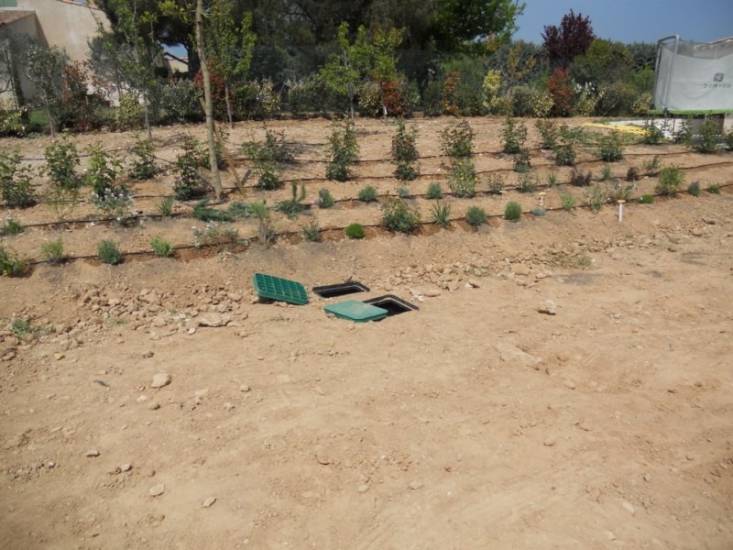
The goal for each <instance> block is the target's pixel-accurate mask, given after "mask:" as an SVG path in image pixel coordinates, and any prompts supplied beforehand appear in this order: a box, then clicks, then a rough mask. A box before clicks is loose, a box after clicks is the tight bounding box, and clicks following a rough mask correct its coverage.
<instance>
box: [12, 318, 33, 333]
mask: <svg viewBox="0 0 733 550" xmlns="http://www.w3.org/2000/svg"><path fill="white" fill-rule="evenodd" d="M32 331H33V326H32V325H31V322H30V320H29V319H13V322H12V323H10V332H12V333H13V336H15V337H16V338H24V337H25V336H27V335H29V334H30V333H31V332H32Z"/></svg>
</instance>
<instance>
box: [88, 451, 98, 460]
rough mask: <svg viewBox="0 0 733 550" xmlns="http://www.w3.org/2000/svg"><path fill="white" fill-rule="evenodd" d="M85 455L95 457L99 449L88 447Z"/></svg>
mask: <svg viewBox="0 0 733 550" xmlns="http://www.w3.org/2000/svg"><path fill="white" fill-rule="evenodd" d="M86 456H87V457H89V458H93V457H97V456H99V451H98V450H97V449H89V450H88V451H87V453H86Z"/></svg>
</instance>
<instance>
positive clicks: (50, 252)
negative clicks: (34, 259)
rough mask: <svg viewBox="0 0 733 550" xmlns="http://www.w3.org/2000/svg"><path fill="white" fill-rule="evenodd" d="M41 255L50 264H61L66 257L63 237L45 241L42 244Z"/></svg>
mask: <svg viewBox="0 0 733 550" xmlns="http://www.w3.org/2000/svg"><path fill="white" fill-rule="evenodd" d="M41 256H42V257H43V259H44V260H46V261H47V262H48V263H50V264H60V263H62V262H63V261H64V260H65V259H66V256H65V255H64V243H63V241H62V240H61V239H55V240H53V241H48V242H45V243H43V244H42V245H41Z"/></svg>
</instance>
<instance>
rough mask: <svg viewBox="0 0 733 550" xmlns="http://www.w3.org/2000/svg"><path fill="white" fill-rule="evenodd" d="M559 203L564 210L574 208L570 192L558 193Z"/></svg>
mask: <svg viewBox="0 0 733 550" xmlns="http://www.w3.org/2000/svg"><path fill="white" fill-rule="evenodd" d="M560 203H561V204H562V207H563V209H564V210H572V209H573V208H575V197H573V196H572V195H571V194H570V193H560Z"/></svg>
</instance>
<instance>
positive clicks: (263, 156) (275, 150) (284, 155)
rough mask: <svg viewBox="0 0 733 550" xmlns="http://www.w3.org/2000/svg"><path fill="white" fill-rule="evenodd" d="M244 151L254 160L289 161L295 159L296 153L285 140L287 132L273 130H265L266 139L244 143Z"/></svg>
mask: <svg viewBox="0 0 733 550" xmlns="http://www.w3.org/2000/svg"><path fill="white" fill-rule="evenodd" d="M242 152H243V153H244V154H245V155H247V157H249V159H250V160H253V161H267V162H277V163H289V162H293V161H294V160H295V155H294V154H293V152H292V151H291V148H290V146H289V145H288V143H287V142H286V141H285V132H274V131H272V130H265V139H264V141H262V142H258V141H250V142H247V143H244V144H243V145H242Z"/></svg>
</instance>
